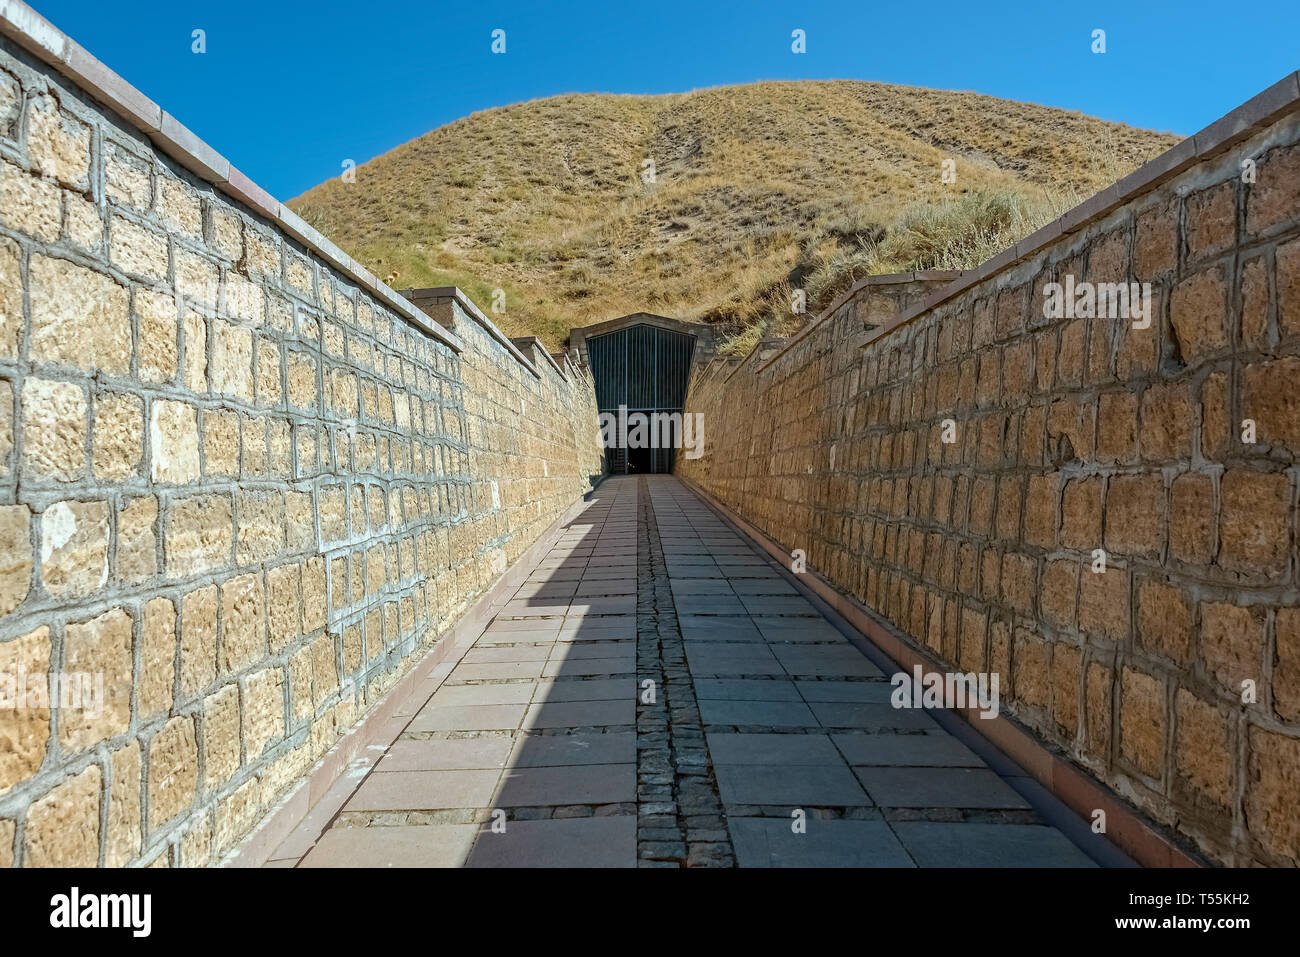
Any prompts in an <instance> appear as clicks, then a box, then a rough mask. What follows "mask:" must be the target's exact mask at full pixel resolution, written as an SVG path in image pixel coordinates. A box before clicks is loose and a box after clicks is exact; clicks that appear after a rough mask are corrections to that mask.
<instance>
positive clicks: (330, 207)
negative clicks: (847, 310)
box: [290, 81, 1177, 348]
mask: <svg viewBox="0 0 1300 957" xmlns="http://www.w3.org/2000/svg"><path fill="white" fill-rule="evenodd" d="M1175 142H1177V137H1174V136H1171V135H1169V134H1160V133H1153V132H1150V131H1146V130H1137V129H1132V128H1130V127H1126V126H1122V125H1118V124H1112V123H1107V122H1104V121H1102V120H1098V119H1095V118H1093V117H1089V116H1085V115H1083V114H1080V113H1076V112H1067V111H1065V110H1058V109H1052V108H1048V107H1040V106H1034V105H1030V104H1025V103H1016V102H1012V101H1008V100H999V99H994V98H992V97H987V96H981V95H978V94H974V93H955V92H946V91H940V90H925V89H918V88H912V87H900V86H887V85H883V84H879V83H860V82H854V81H835V82H811V81H805V82H770V83H754V84H747V85H744V86H731V87H721V88H717V89H709V90H699V91H696V92H692V93H681V94H670V95H665V96H624V95H606V94H581V95H570V96H558V97H552V98H549V99H544V100H536V101H532V102H529V103H520V104H516V105H513V106H506V107H500V108H498V109H492V110H487V111H484V112H481V113H475V114H473V115H471V116H468V117H465V118H464V119H460V120H457V121H456V122H454V123H451V124H448V125H447V126H444V127H441V128H439V129H437V130H434V131H432V132H430V133H427V134H425V135H424V136H421V137H419V138H418V139H415V140H412V141H411V142H409V143H406V144H404V145H402V146H399V147H397V148H396V149H394V150H392V151H390V152H388V153H386V154H384V155H383V156H380V157H377V158H376V159H374V160H371V161H370V162H368V163H366V164H364V165H362V166H360V167H358V168H357V170H356V182H355V183H352V184H348V183H343V182H341V181H339V180H331V181H329V182H326V183H322V184H321V185H320V186H317V187H315V188H314V189H312V190H310V191H309V192H307V193H304V194H303V195H302V196H300V197H298V198H297V199H295V200H293V201H292V202H291V203H290V206H291V207H292V208H293V209H294V210H295V211H296V212H298V213H299V214H300V215H302V216H303V217H304V218H305V219H307V221H308V222H310V223H311V224H312V225H314V226H315V227H316V228H317V229H319V230H321V232H323V233H324V234H325V235H326V236H328V237H330V238H331V239H333V240H334V241H335V242H337V243H339V244H340V245H341V246H342V247H343V248H344V249H345V250H347V251H348V252H349V253H350V254H351V255H353V256H354V257H355V258H356V259H358V260H359V261H360V262H362V263H363V264H365V265H366V266H367V267H368V268H369V269H371V270H372V271H373V272H374V273H375V274H376V275H378V276H379V277H381V278H384V279H386V280H387V281H388V282H389V284H390V285H392V286H395V287H397V288H404V287H407V286H427V285H443V284H454V285H459V286H461V287H462V288H463V289H465V290H466V292H468V293H469V294H470V295H471V296H472V297H473V298H474V299H475V300H476V301H478V302H479V303H480V304H481V305H484V306H486V305H487V303H488V302H489V300H490V297H491V291H492V290H493V289H495V288H500V289H503V290H505V292H506V311H505V313H504V314H502V315H498V316H495V317H494V318H495V319H496V320H497V321H498V323H499V325H501V327H502V328H503V329H504V330H505V331H506V332H508V333H509V334H511V335H523V334H532V335H538V336H540V337H541V338H542V339H543V340H544V341H545V342H546V343H547V344H548V345H549V346H551V347H552V348H555V347H558V346H559V345H561V344H562V343H563V341H564V339H565V337H566V336H567V333H568V330H569V328H570V327H572V326H578V325H587V324H590V323H593V322H599V321H601V320H603V319H608V318H611V317H614V316H619V315H623V314H626V313H629V312H636V311H640V310H645V311H648V312H657V313H662V314H665V315H671V316H677V317H680V318H683V319H699V320H706V321H712V322H718V323H722V324H724V325H725V326H726V327H727V330H728V331H729V332H730V333H733V334H736V335H737V336H738V337H739V338H737V340H736V346H737V347H739V346H741V345H742V344H743V343H745V342H751V341H756V340H755V335H756V332H761V331H762V330H764V329H773V330H776V331H779V332H781V333H785V332H788V331H790V327H791V326H792V325H794V324H795V322H796V321H797V320H794V319H791V318H790V311H789V307H788V295H789V290H790V288H791V287H792V286H799V287H801V288H804V289H805V290H806V291H807V293H808V297H809V298H808V313H809V314H815V313H816V312H817V310H818V309H819V308H820V307H822V306H824V305H826V304H827V303H828V302H829V301H830V299H831V298H833V297H834V295H835V294H836V293H837V292H839V291H840V290H842V289H843V288H845V287H846V286H847V285H848V284H849V283H851V282H852V281H853V280H854V279H856V278H858V277H860V276H862V275H865V274H868V273H878V272H890V271H894V270H898V269H912V268H927V267H944V268H962V267H968V266H972V265H975V264H976V263H978V262H979V261H981V260H983V259H984V258H987V256H988V255H991V254H993V253H995V252H997V251H998V250H999V249H1001V248H1002V247H1003V246H1005V245H1007V244H1008V243H1010V242H1014V241H1015V240H1016V239H1019V238H1021V237H1022V236H1024V235H1027V234H1028V233H1029V232H1031V231H1032V230H1033V229H1035V228H1037V227H1038V226H1039V225H1041V224H1042V223H1045V222H1047V221H1049V220H1050V219H1052V218H1053V217H1055V216H1056V215H1059V214H1060V213H1061V212H1063V211H1064V210H1066V209H1068V208H1069V207H1070V206H1072V205H1073V204H1074V203H1075V202H1077V201H1079V200H1080V199H1082V198H1084V197H1086V196H1088V195H1090V194H1092V193H1094V192H1096V191H1097V190H1099V189H1101V188H1103V187H1105V186H1107V185H1109V184H1110V183H1112V182H1114V181H1115V180H1116V179H1118V178H1119V177H1120V176H1123V175H1124V174H1126V173H1127V172H1129V171H1131V170H1132V169H1135V168H1136V167H1137V166H1139V165H1141V164H1142V163H1143V162H1145V161H1146V160H1148V159H1150V158H1151V157H1153V156H1155V155H1158V154H1159V153H1161V152H1163V151H1164V150H1166V149H1168V148H1169V147H1170V146H1171V145H1173V143H1175ZM646 159H651V160H653V162H654V166H655V182H654V183H646V182H643V177H642V170H643V161H645V160H646ZM945 159H953V160H954V161H955V169H956V177H957V179H956V183H955V184H945V183H943V182H941V176H940V173H941V167H942V163H943V161H944V160H945Z"/></svg>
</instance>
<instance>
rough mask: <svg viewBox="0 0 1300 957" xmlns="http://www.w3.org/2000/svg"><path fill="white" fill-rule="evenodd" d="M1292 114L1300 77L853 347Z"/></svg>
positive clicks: (1297, 106) (1299, 103)
mask: <svg viewBox="0 0 1300 957" xmlns="http://www.w3.org/2000/svg"><path fill="white" fill-rule="evenodd" d="M1297 110H1300V71H1298V72H1296V73H1292V74H1289V75H1288V76H1285V77H1283V78H1282V79H1281V80H1279V81H1278V82H1276V83H1274V84H1273V85H1272V86H1270V87H1269V88H1268V89H1266V90H1264V91H1263V92H1262V93H1259V94H1257V95H1255V96H1253V97H1251V98H1250V99H1249V100H1247V101H1246V102H1245V103H1243V104H1241V106H1239V107H1237V108H1236V109H1234V110H1231V111H1230V112H1228V113H1227V114H1225V115H1224V116H1221V117H1219V118H1218V119H1217V120H1215V121H1214V122H1212V123H1211V124H1210V125H1209V126H1207V127H1205V128H1204V129H1203V130H1201V131H1200V132H1199V133H1194V134H1193V135H1191V136H1189V137H1187V139H1185V140H1183V141H1182V142H1181V143H1178V144H1176V145H1175V146H1173V147H1171V148H1170V149H1168V150H1166V151H1165V152H1163V153H1161V154H1160V155H1159V156H1157V157H1156V158H1155V159H1152V160H1149V161H1148V162H1146V163H1144V164H1143V165H1142V166H1139V167H1138V168H1137V169H1136V170H1134V171H1133V172H1132V173H1129V174H1128V175H1127V176H1125V177H1123V178H1122V179H1120V180H1119V181H1118V182H1116V183H1113V184H1111V185H1110V186H1107V187H1106V188H1105V189H1103V190H1102V191H1101V192H1099V193H1097V194H1095V195H1094V196H1091V197H1089V198H1088V199H1086V200H1084V201H1083V202H1082V203H1080V204H1079V205H1078V206H1076V207H1074V208H1073V209H1071V210H1069V211H1068V212H1066V213H1065V214H1064V215H1063V216H1061V217H1060V218H1058V219H1056V220H1055V221H1053V222H1051V223H1048V224H1047V225H1046V226H1044V227H1043V228H1042V229H1039V230H1037V231H1036V232H1033V233H1030V234H1029V235H1028V236H1026V237H1025V238H1024V239H1022V240H1020V242H1018V243H1016V244H1015V245H1013V246H1010V247H1008V248H1007V249H1004V250H1003V251H1002V252H1000V253H998V254H997V255H996V256H994V257H992V258H991V259H989V260H987V261H985V262H984V263H982V264H981V265H979V266H978V267H976V268H975V269H972V270H968V271H966V272H963V273H961V275H960V276H959V277H958V278H957V279H955V280H954V281H953V282H951V283H949V284H948V285H946V286H944V287H943V288H942V289H939V290H937V291H936V292H934V293H932V294H931V295H929V296H927V297H926V298H924V299H922V300H921V301H920V302H919V303H917V304H916V305H915V306H912V307H910V308H908V309H905V310H903V311H902V312H900V313H899V314H898V316H897V317H896V318H895V319H893V320H892V321H890V322H887V323H885V324H884V325H882V326H880V328H878V329H875V330H873V331H872V332H871V333H870V334H869V335H868V336H866V338H865V339H864V340H863V341H862V342H861V343H860V344H859V346H858V347H859V348H861V349H865V348H866V347H867V346H869V345H871V344H872V343H873V342H875V341H876V340H877V339H880V338H881V337H883V336H885V335H888V334H889V333H891V332H893V331H894V330H895V329H897V328H898V327H899V326H903V325H906V324H907V323H909V322H911V321H912V320H914V319H916V318H917V317H918V316H922V315H925V314H926V313H928V312H930V311H931V310H932V309H934V308H935V307H936V306H939V305H942V304H943V303H945V302H948V301H949V300H951V299H953V298H955V297H956V296H958V295H960V294H961V293H963V292H965V291H966V290H968V289H970V288H971V287H973V286H975V285H977V284H979V283H981V282H983V281H984V280H986V279H989V278H991V277H993V276H995V275H997V274H998V273H1000V272H1002V271H1003V270H1005V269H1007V268H1008V267H1010V266H1012V265H1014V264H1015V263H1019V262H1022V261H1023V260H1026V259H1028V258H1030V257H1031V256H1033V255H1035V254H1036V253H1038V252H1040V251H1041V250H1043V249H1044V248H1046V247H1047V246H1049V245H1051V244H1052V243H1054V242H1055V241H1056V240H1058V239H1060V238H1061V237H1063V236H1067V235H1069V234H1070V233H1074V232H1077V231H1079V230H1080V229H1082V228H1083V227H1085V226H1087V225H1088V224H1090V223H1092V222H1095V221H1096V220H1098V219H1101V218H1102V217H1103V216H1105V215H1107V214H1108V213H1110V212H1112V211H1113V210H1115V209H1116V208H1118V207H1120V206H1123V205H1127V204H1128V203H1130V202H1132V201H1133V200H1134V199H1136V198H1137V197H1139V196H1141V195H1143V194H1144V193H1149V192H1151V191H1152V190H1154V189H1156V188H1157V187H1158V186H1160V185H1161V184H1162V183H1164V182H1166V181H1168V180H1170V179H1172V178H1173V177H1174V176H1177V175H1178V174H1179V173H1181V172H1183V171H1184V170H1186V169H1188V168H1190V167H1191V166H1192V165H1194V164H1195V163H1199V162H1201V161H1203V160H1206V159H1211V158H1213V157H1215V156H1217V155H1218V154H1220V153H1223V152H1225V151H1226V150H1228V149H1229V148H1231V147H1232V146H1233V145H1235V144H1236V143H1239V142H1241V141H1242V140H1244V139H1246V138H1248V137H1249V136H1250V135H1251V134H1252V133H1254V132H1256V131H1257V130H1260V129H1262V128H1264V127H1266V126H1268V125H1269V124H1271V123H1273V122H1274V121H1276V120H1277V119H1278V118H1279V117H1281V116H1283V115H1285V114H1287V113H1292V112H1296V111H1297ZM918 275H919V274H918ZM869 278H870V277H869ZM837 304H838V303H837ZM832 308H834V306H833V307H832ZM820 320H821V317H818V321H820ZM814 324H815V323H814Z"/></svg>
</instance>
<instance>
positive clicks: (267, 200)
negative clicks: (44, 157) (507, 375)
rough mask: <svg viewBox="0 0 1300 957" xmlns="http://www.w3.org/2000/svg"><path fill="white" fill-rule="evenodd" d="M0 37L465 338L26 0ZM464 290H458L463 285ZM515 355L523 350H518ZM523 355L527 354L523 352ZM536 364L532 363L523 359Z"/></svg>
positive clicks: (388, 299)
mask: <svg viewBox="0 0 1300 957" xmlns="http://www.w3.org/2000/svg"><path fill="white" fill-rule="evenodd" d="M0 35H3V36H5V37H8V38H9V39H11V40H13V42H14V43H16V44H18V45H19V46H20V47H22V48H23V49H24V50H26V51H27V52H28V53H30V54H32V55H33V56H35V57H36V58H37V59H38V60H41V61H42V62H43V63H46V64H48V65H49V66H51V67H53V68H54V69H55V70H56V71H58V72H59V73H61V74H63V75H64V76H65V77H67V78H68V79H69V80H71V81H72V82H73V83H74V84H75V85H76V86H77V87H78V88H79V89H80V90H81V91H82V92H84V93H86V94H87V95H89V96H90V97H91V98H92V99H94V100H97V101H99V102H100V103H101V104H103V105H104V106H107V107H108V108H110V109H111V110H112V111H113V112H115V113H117V114H118V115H119V116H120V117H121V118H122V119H123V120H125V121H126V122H127V123H129V124H130V125H132V126H134V127H135V128H136V129H137V130H139V131H140V132H141V133H143V134H144V135H145V136H147V137H148V138H149V139H150V140H151V141H152V142H153V144H154V146H155V147H156V148H157V149H158V151H159V152H160V153H163V154H164V155H166V156H168V157H170V158H171V159H173V160H175V161H176V162H177V163H179V164H180V165H181V166H183V167H185V168H186V169H187V170H189V171H190V172H191V173H193V174H194V175H195V176H197V177H198V178H199V179H201V180H203V181H204V182H206V183H209V184H211V185H212V186H214V187H215V188H216V189H218V190H220V191H221V192H222V193H224V194H226V195H227V196H229V197H230V198H231V199H233V200H236V201H237V202H239V203H242V204H243V205H244V206H246V207H248V208H249V209H250V210H251V211H253V212H255V213H258V214H260V215H262V216H263V217H265V218H266V219H268V220H270V221H271V222H272V223H273V224H275V226H276V227H278V228H279V229H280V230H282V231H283V232H285V233H287V234H288V235H289V236H290V237H291V238H293V239H295V240H297V241H298V242H299V243H301V244H302V245H303V246H305V247H306V248H307V249H308V250H309V251H311V252H313V253H315V254H316V255H317V256H319V257H320V258H321V259H322V260H323V261H324V262H325V263H326V264H327V265H329V266H331V267H333V268H334V269H336V270H338V271H339V272H341V273H343V274H344V275H346V276H347V277H348V278H350V279H352V280H353V281H354V282H356V283H357V285H359V286H361V287H363V288H365V289H366V290H368V291H369V292H370V293H372V294H373V295H374V296H375V297H376V298H378V299H379V300H380V301H382V302H383V303H384V305H386V306H388V307H389V308H390V309H392V310H393V311H395V312H396V313H397V314H398V315H400V316H402V317H403V318H404V319H406V320H407V321H408V322H410V323H411V324H412V325H414V326H416V327H417V328H419V329H420V330H421V331H423V332H425V333H427V334H428V335H431V336H433V337H434V338H436V339H439V340H441V341H442V342H444V343H446V344H447V345H448V346H450V347H451V348H452V349H454V350H455V351H456V352H463V351H464V350H465V345H464V343H463V342H461V340H460V338H459V337H458V336H456V335H455V334H454V333H452V332H450V331H449V330H447V329H444V328H442V327H441V326H439V325H438V324H437V323H436V322H432V321H430V319H429V317H428V316H426V315H425V314H424V313H423V312H421V311H420V310H419V309H417V308H416V307H415V306H414V305H412V304H411V303H410V302H409V301H407V300H406V299H404V298H403V297H402V296H399V295H398V294H397V293H396V292H394V291H393V290H392V289H390V288H389V287H388V286H387V285H385V284H384V283H382V282H380V281H379V280H378V279H377V278H376V277H375V276H374V274H373V273H371V272H370V270H368V269H366V267H365V266H362V265H361V264H360V263H359V262H357V261H356V260H355V259H353V258H352V257H351V256H349V255H348V254H347V253H345V252H344V251H343V250H341V249H339V247H338V246H335V245H334V244H333V243H332V242H330V241H329V240H328V239H326V238H325V237H324V236H322V235H321V234H320V233H319V232H317V231H316V230H315V229H313V228H312V227H311V226H309V225H308V224H307V223H306V222H305V221H304V220H303V219H302V218H301V217H300V216H298V214H296V213H295V212H294V211H293V210H291V209H290V208H289V207H288V206H286V205H284V203H281V202H279V201H277V200H276V199H275V197H273V196H272V195H271V194H270V193H268V192H267V191H266V190H264V189H262V188H261V187H260V186H258V185H257V184H256V183H254V182H253V181H252V180H250V179H249V178H248V177H247V176H245V175H244V174H243V173H241V172H240V171H239V170H238V169H236V168H235V167H234V166H232V165H231V163H230V161H229V160H227V159H226V158H225V157H224V156H222V155H221V154H220V153H218V152H217V151H216V150H214V149H213V148H212V147H211V146H209V145H208V144H207V143H205V142H204V141H203V140H201V139H199V137H198V136H196V135H195V134H194V133H192V132H191V131H190V130H189V129H188V128H187V127H185V126H183V125H181V123H180V122H179V121H178V120H177V119H176V118H175V117H174V116H172V115H171V114H170V113H168V112H166V111H164V110H163V109H161V108H160V107H159V106H158V104H156V103H154V102H153V100H151V99H149V98H148V97H147V96H145V95H144V94H143V93H141V92H140V91H139V90H137V89H136V88H135V87H133V86H132V85H131V84H130V83H127V82H126V80H124V79H122V78H121V77H120V76H118V75H117V74H116V73H114V72H113V71H112V70H110V69H109V68H108V67H107V66H105V65H104V64H103V63H101V62H100V61H99V60H97V59H95V57H93V56H91V55H90V53H88V52H87V51H86V49H85V47H83V46H81V44H79V43H77V42H76V41H75V40H73V39H72V38H71V37H69V36H68V35H67V34H66V33H64V32H63V31H62V30H60V29H58V28H57V27H55V26H54V25H53V24H51V23H50V22H49V21H48V20H46V19H45V18H44V17H43V16H41V15H40V14H39V13H37V12H36V11H35V10H33V9H32V8H31V7H29V6H28V5H27V4H25V3H22V2H21V0H0ZM457 292H459V290H457ZM516 355H517V350H516ZM519 358H520V359H521V360H522V356H519ZM524 364H525V365H527V366H528V367H529V368H530V369H531V368H532V365H531V363H527V362H525V363H524Z"/></svg>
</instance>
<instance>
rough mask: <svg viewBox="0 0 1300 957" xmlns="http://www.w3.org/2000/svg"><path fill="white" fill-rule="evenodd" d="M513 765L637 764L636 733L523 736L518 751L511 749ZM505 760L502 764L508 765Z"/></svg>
mask: <svg viewBox="0 0 1300 957" xmlns="http://www.w3.org/2000/svg"><path fill="white" fill-rule="evenodd" d="M507 755H508V757H509V759H510V766H511V767H516V768H529V767H538V768H543V767H568V766H572V765H578V764H629V765H634V764H636V735H635V734H634V733H632V732H630V731H628V732H613V733H609V734H551V735H521V736H520V737H519V738H518V740H517V741H515V742H514V750H513V752H510V751H509V750H507ZM504 763H505V762H504V759H503V761H502V764H503V765H504Z"/></svg>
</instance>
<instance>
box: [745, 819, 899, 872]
mask: <svg viewBox="0 0 1300 957" xmlns="http://www.w3.org/2000/svg"><path fill="white" fill-rule="evenodd" d="M806 827H807V830H806V832H805V833H803V834H795V833H793V832H792V830H791V821H790V820H789V819H781V818H761V817H740V818H733V819H732V820H731V822H730V828H731V839H732V844H733V845H734V846H735V848H736V861H737V862H738V863H739V864H740V866H741V867H915V866H916V864H915V862H914V861H913V860H912V858H911V857H910V856H909V855H908V853H907V851H906V849H905V848H904V847H903V845H902V843H901V842H900V841H899V839H898V837H897V835H895V834H894V832H893V830H891V828H890V826H889V825H888V824H886V823H885V822H884V821H839V820H831V821H824V820H816V819H812V820H808V821H807V822H806Z"/></svg>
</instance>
